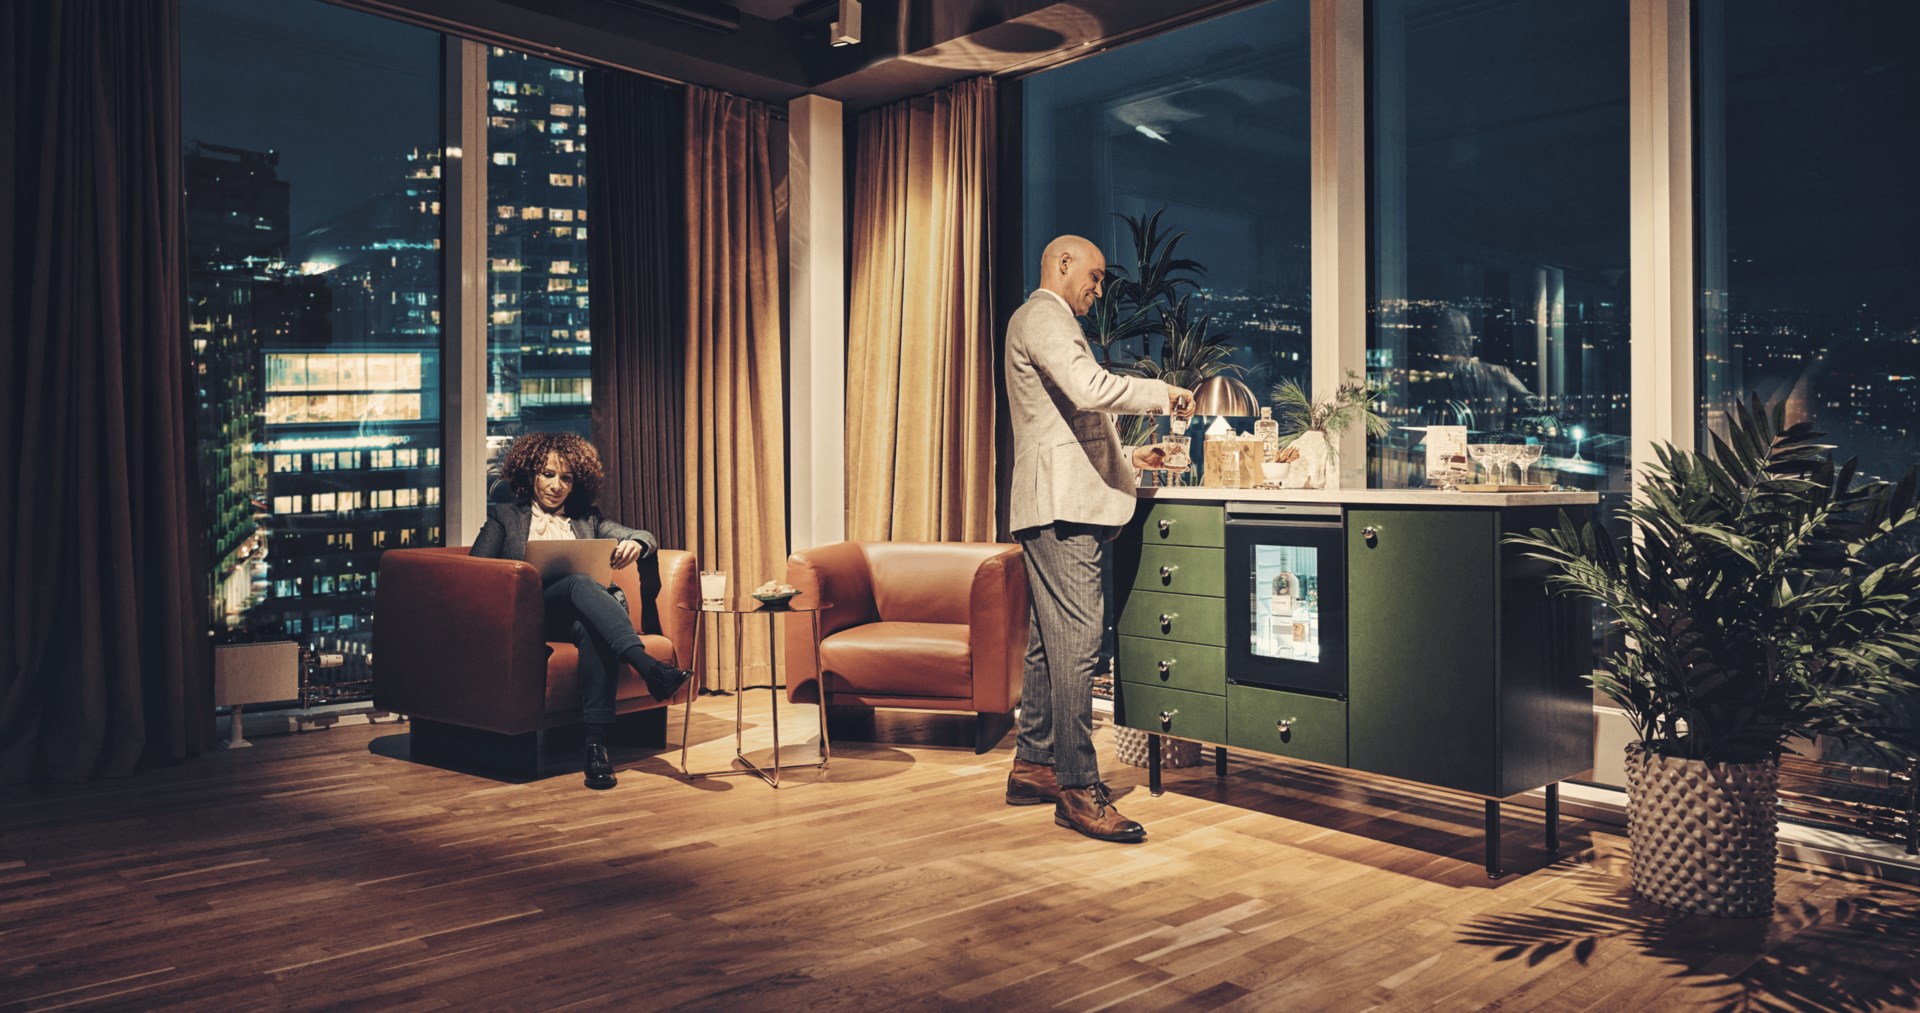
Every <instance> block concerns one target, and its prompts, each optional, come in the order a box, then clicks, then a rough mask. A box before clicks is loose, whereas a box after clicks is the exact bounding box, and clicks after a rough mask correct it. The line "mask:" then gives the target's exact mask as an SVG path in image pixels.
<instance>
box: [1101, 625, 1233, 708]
mask: <svg viewBox="0 0 1920 1013" xmlns="http://www.w3.org/2000/svg"><path fill="white" fill-rule="evenodd" d="M1119 676H1120V679H1121V680H1122V681H1124V682H1131V683H1137V684H1139V685H1142V686H1165V687H1166V688H1168V689H1183V690H1186V691H1188V692H1190V693H1209V694H1212V695H1213V696H1224V695H1226V692H1227V649H1226V648H1224V647H1203V646H1201V645H1199V644H1183V643H1180V642H1178V641H1173V640H1147V639H1144V638H1141V637H1121V638H1120V657H1119Z"/></svg>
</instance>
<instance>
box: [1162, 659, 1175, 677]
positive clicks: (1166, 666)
mask: <svg viewBox="0 0 1920 1013" xmlns="http://www.w3.org/2000/svg"><path fill="white" fill-rule="evenodd" d="M1172 671H1173V659H1172V658H1168V659H1166V660H1165V661H1162V662H1161V663H1160V678H1162V679H1164V678H1166V677H1167V674H1168V673H1170V672H1172Z"/></svg>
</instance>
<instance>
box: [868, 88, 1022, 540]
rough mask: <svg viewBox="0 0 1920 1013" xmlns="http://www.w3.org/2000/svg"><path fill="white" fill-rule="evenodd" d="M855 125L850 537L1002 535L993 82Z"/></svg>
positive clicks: (898, 107) (881, 112)
mask: <svg viewBox="0 0 1920 1013" xmlns="http://www.w3.org/2000/svg"><path fill="white" fill-rule="evenodd" d="M856 129H857V132H858V138H859V140H858V153H857V155H856V157H855V168H854V208H853V290H852V296H851V305H850V306H849V308H848V347H847V363H848V365H847V531H848V537H850V538H853V539H857V540H862V541H887V540H899V541H992V540H993V536H994V443H993V419H994V393H993V390H994V384H993V361H994V335H993V299H992V295H991V288H990V284H989V277H988V270H987V269H988V265H989V263H990V261H991V257H992V252H993V251H992V244H991V229H990V224H991V221H992V216H993V204H992V191H993V164H994V86H993V82H992V81H990V80H987V79H985V78H981V79H977V80H973V81H964V82H961V83H960V84H957V85H954V86H953V87H952V88H950V89H946V90H944V91H941V92H938V93H935V94H933V95H930V96H926V97H923V98H916V99H910V100H908V101H905V102H899V103H895V104H894V105H890V106H886V107H884V108H881V109H877V110H875V111H873V112H870V113H867V114H866V115H864V116H862V117H860V119H859V121H858V124H857V127H856Z"/></svg>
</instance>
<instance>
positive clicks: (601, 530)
mask: <svg viewBox="0 0 1920 1013" xmlns="http://www.w3.org/2000/svg"><path fill="white" fill-rule="evenodd" d="M568 522H569V523H570V524H572V525H573V536H574V537H575V538H622V539H626V538H630V539H632V540H634V541H636V542H639V543H640V558H642V559H645V558H646V557H648V556H651V555H653V554H654V552H655V551H657V550H658V549H659V548H660V541H659V539H656V538H654V537H653V535H651V534H649V533H648V532H645V531H642V530H640V529H639V528H630V527H627V526H626V525H624V524H615V523H614V522H612V521H610V520H607V519H606V518H605V517H602V516H600V511H599V509H598V508H594V509H590V510H588V511H587V515H586V516H585V517H570V518H568ZM532 529H533V504H532V503H495V504H493V505H492V506H489V507H487V522H486V523H485V524H482V525H480V534H479V536H478V537H476V538H474V540H473V548H471V549H469V550H468V554H469V555H474V556H485V557H487V558H490V559H525V558H527V532H528V531H531V530H532Z"/></svg>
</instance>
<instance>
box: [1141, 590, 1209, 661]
mask: <svg viewBox="0 0 1920 1013" xmlns="http://www.w3.org/2000/svg"><path fill="white" fill-rule="evenodd" d="M1119 632H1120V634H1121V635H1122V636H1128V637H1146V638H1148V639H1150V640H1178V641H1180V642H1182V643H1187V644H1210V645H1212V646H1214V647H1225V646H1227V603H1226V601H1225V600H1224V599H1221V598H1202V597H1200V596H1198V595H1191V594H1167V593H1165V592H1162V591H1135V592H1133V593H1132V594H1129V595H1127V604H1126V606H1125V607H1124V608H1122V609H1121V611H1120V626H1119Z"/></svg>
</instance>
